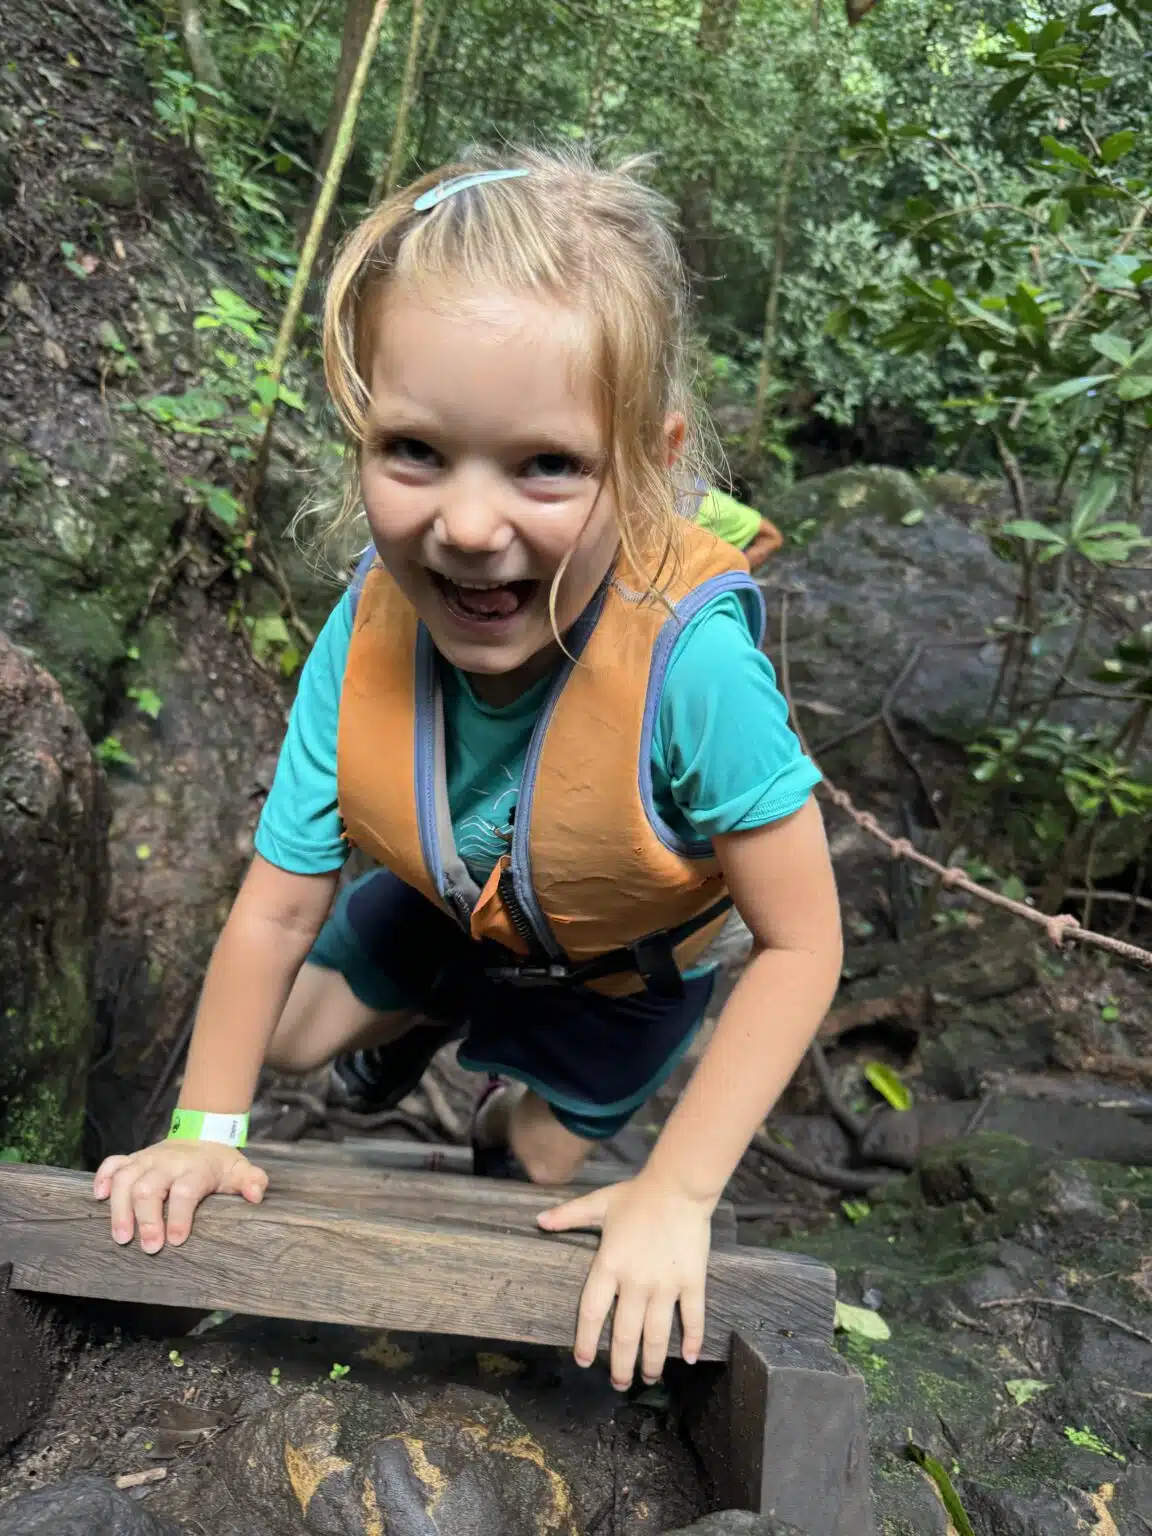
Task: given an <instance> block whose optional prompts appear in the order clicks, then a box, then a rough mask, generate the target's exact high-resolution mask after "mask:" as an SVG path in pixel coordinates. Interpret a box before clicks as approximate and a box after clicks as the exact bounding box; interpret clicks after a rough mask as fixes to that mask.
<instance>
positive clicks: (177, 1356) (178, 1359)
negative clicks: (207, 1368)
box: [168, 1349, 184, 1370]
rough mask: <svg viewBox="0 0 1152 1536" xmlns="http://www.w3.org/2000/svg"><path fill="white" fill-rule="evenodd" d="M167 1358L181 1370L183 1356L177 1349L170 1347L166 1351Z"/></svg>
mask: <svg viewBox="0 0 1152 1536" xmlns="http://www.w3.org/2000/svg"><path fill="white" fill-rule="evenodd" d="M168 1359H169V1360H170V1362H171V1363H172V1364H173V1365H174V1366H175V1367H176V1369H177V1370H181V1369H182V1368H183V1365H184V1356H183V1355H182V1354H181V1353H180V1351H179V1350H178V1349H170V1350H169V1351H168Z"/></svg>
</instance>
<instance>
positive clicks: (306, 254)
mask: <svg viewBox="0 0 1152 1536" xmlns="http://www.w3.org/2000/svg"><path fill="white" fill-rule="evenodd" d="M356 3H358V0H356ZM349 9H351V6H350V7H349ZM387 10H388V0H372V6H371V10H370V12H369V15H368V23H367V26H366V27H365V28H364V32H363V35H362V37H361V40H360V53H359V55H358V57H357V59H356V62H355V65H354V67H353V70H352V77H351V79H350V80H349V82H348V86H347V89H346V90H345V92H344V109H343V111H342V112H341V114H340V121H339V122H338V123H337V125H336V135H335V138H334V140H333V143H332V151H331V154H330V155H329V157H328V168H327V171H326V173H325V176H324V180H323V181H322V182H321V184H320V191H319V195H318V196H317V198H316V202H315V204H314V205H313V208H312V217H311V221H310V223H309V225H308V233H307V236H306V237H305V240H304V248H303V250H302V251H301V252H300V261H299V264H298V266H297V268H296V277H295V279H294V281H293V283H292V292H291V293H290V294H289V295H288V303H287V304H286V305H285V306H284V314H283V316H282V317H281V320H280V329H279V331H278V332H277V335H276V345H275V347H274V348H273V350H272V361H271V362H270V363H269V365H268V377H269V378H270V379H271V380H272V382H273V384H275V386H276V391H277V393H276V394H274V395H273V396H272V401H271V404H270V405H269V406H268V407H267V413H266V416H265V420H264V435H263V437H262V438H261V440H260V448H259V451H258V453H257V456H256V462H255V464H254V465H253V467H252V475H251V478H250V480H249V482H248V494H247V502H248V507H249V510H250V511H251V512H255V511H256V510H257V509H258V507H259V503H260V497H261V495H262V493H263V489H264V476H265V474H266V473H267V469H268V457H269V454H270V453H271V450H272V426H273V423H274V422H275V419H276V406H277V404H278V400H279V389H280V380H281V378H282V377H283V374H284V364H285V363H286V362H287V361H288V354H289V352H290V351H291V350H292V342H293V340H294V339H295V335H296V322H297V321H298V320H299V318H300V311H301V310H302V309H303V307H304V295H305V293H306V292H307V289H308V280H309V278H310V277H311V276H312V268H313V266H314V265H315V262H316V254H317V252H318V251H319V249H320V241H321V239H322V237H323V234H324V226H325V224H327V222H328V215H329V214H330V213H331V211H332V204H333V203H334V202H335V201H336V193H337V191H338V190H339V187H340V178H341V176H342V175H343V174H344V166H345V163H346V161H347V159H348V155H349V153H350V152H351V149H352V141H353V138H354V137H355V134H356V117H357V114H358V113H359V111H360V101H361V98H362V97H363V95H364V87H365V85H366V84H367V82H368V70H369V68H370V66H371V63H372V58H373V56H374V54H375V52H376V45H377V43H379V41H380V29H381V27H382V26H383V25H384V17H385V14H386V13H387ZM341 64H343V60H341Z"/></svg>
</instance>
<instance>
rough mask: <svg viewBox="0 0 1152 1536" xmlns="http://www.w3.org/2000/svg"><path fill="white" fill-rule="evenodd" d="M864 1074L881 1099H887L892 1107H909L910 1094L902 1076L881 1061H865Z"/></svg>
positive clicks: (910, 1105) (910, 1101)
mask: <svg viewBox="0 0 1152 1536" xmlns="http://www.w3.org/2000/svg"><path fill="white" fill-rule="evenodd" d="M864 1076H865V1077H866V1078H867V1080H868V1081H869V1083H871V1085H872V1087H873V1088H875V1090H876V1092H877V1093H878V1094H879V1095H880V1097H881V1098H882V1099H887V1101H888V1103H889V1104H891V1106H892V1108H893V1109H902V1110H903V1109H911V1108H912V1094H911V1093H910V1091H909V1089H908V1087H907V1085H906V1083H905V1082H904V1080H903V1078H901V1077H900V1075H899V1073H897V1072H894V1071H893V1070H892V1068H891V1067H886V1066H885V1065H884V1063H883V1062H882V1061H866V1062H865V1063H864Z"/></svg>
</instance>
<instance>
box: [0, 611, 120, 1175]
mask: <svg viewBox="0 0 1152 1536" xmlns="http://www.w3.org/2000/svg"><path fill="white" fill-rule="evenodd" d="M107 826H108V805H107V799H106V792H105V783H104V775H103V773H102V772H101V770H100V767H99V765H98V763H97V762H96V760H95V758H94V757H93V754H92V749H91V745H90V743H89V741H88V738H87V736H86V735H85V734H84V728H83V726H82V725H81V724H80V721H79V720H78V719H77V717H76V715H75V714H74V712H73V711H72V710H71V709H70V708H69V707H68V705H67V704H66V703H65V702H64V699H63V697H62V695H61V692H60V688H59V687H58V686H57V684H56V682H55V681H54V679H53V678H51V677H50V676H49V675H48V673H47V672H45V671H44V670H43V669H42V668H41V667H38V666H37V665H36V664H35V663H34V662H33V661H32V660H31V659H30V658H29V657H28V656H27V655H25V653H24V652H23V651H22V650H20V649H19V647H18V646H16V645H14V644H13V643H12V642H11V641H10V640H9V639H8V638H7V637H6V636H5V635H4V634H2V633H0V890H3V892H4V922H3V924H2V925H0V1148H12V1149H14V1152H15V1155H16V1156H17V1157H19V1158H21V1159H23V1160H24V1161H27V1162H43V1163H58V1164H59V1163H63V1164H67V1163H70V1162H73V1161H74V1160H75V1159H76V1158H77V1156H78V1154H79V1150H80V1134H81V1126H82V1120H83V1113H84V1092H85V1081H86V1075H87V1070H88V1061H89V1057H90V1054H91V1046H92V1004H91V979H92V970H93V953H94V944H95V939H96V933H97V929H98V927H99V924H100V920H101V917H102V915H103V909H104V901H105V887H106V880H107V853H106V847H105V837H106V832H107Z"/></svg>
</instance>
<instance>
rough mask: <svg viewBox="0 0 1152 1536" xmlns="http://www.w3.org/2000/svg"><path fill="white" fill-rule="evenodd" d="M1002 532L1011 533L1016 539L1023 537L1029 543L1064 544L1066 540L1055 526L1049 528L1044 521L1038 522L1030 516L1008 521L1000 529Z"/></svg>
mask: <svg viewBox="0 0 1152 1536" xmlns="http://www.w3.org/2000/svg"><path fill="white" fill-rule="evenodd" d="M1000 532H1001V533H1007V534H1010V535H1011V537H1012V538H1014V539H1023V540H1024V541H1025V542H1026V543H1028V544H1064V543H1065V542H1066V541H1065V539H1064V537H1063V535H1062V534H1059V533H1057V532H1056V530H1055V528H1047V527H1045V525H1044V524H1043V523H1037V522H1035V521H1033V519H1032V518H1030V517H1016V518H1013V519H1012V521H1011V522H1007V523H1005V524H1004V525H1003V527H1002V528H1001V530H1000Z"/></svg>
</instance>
